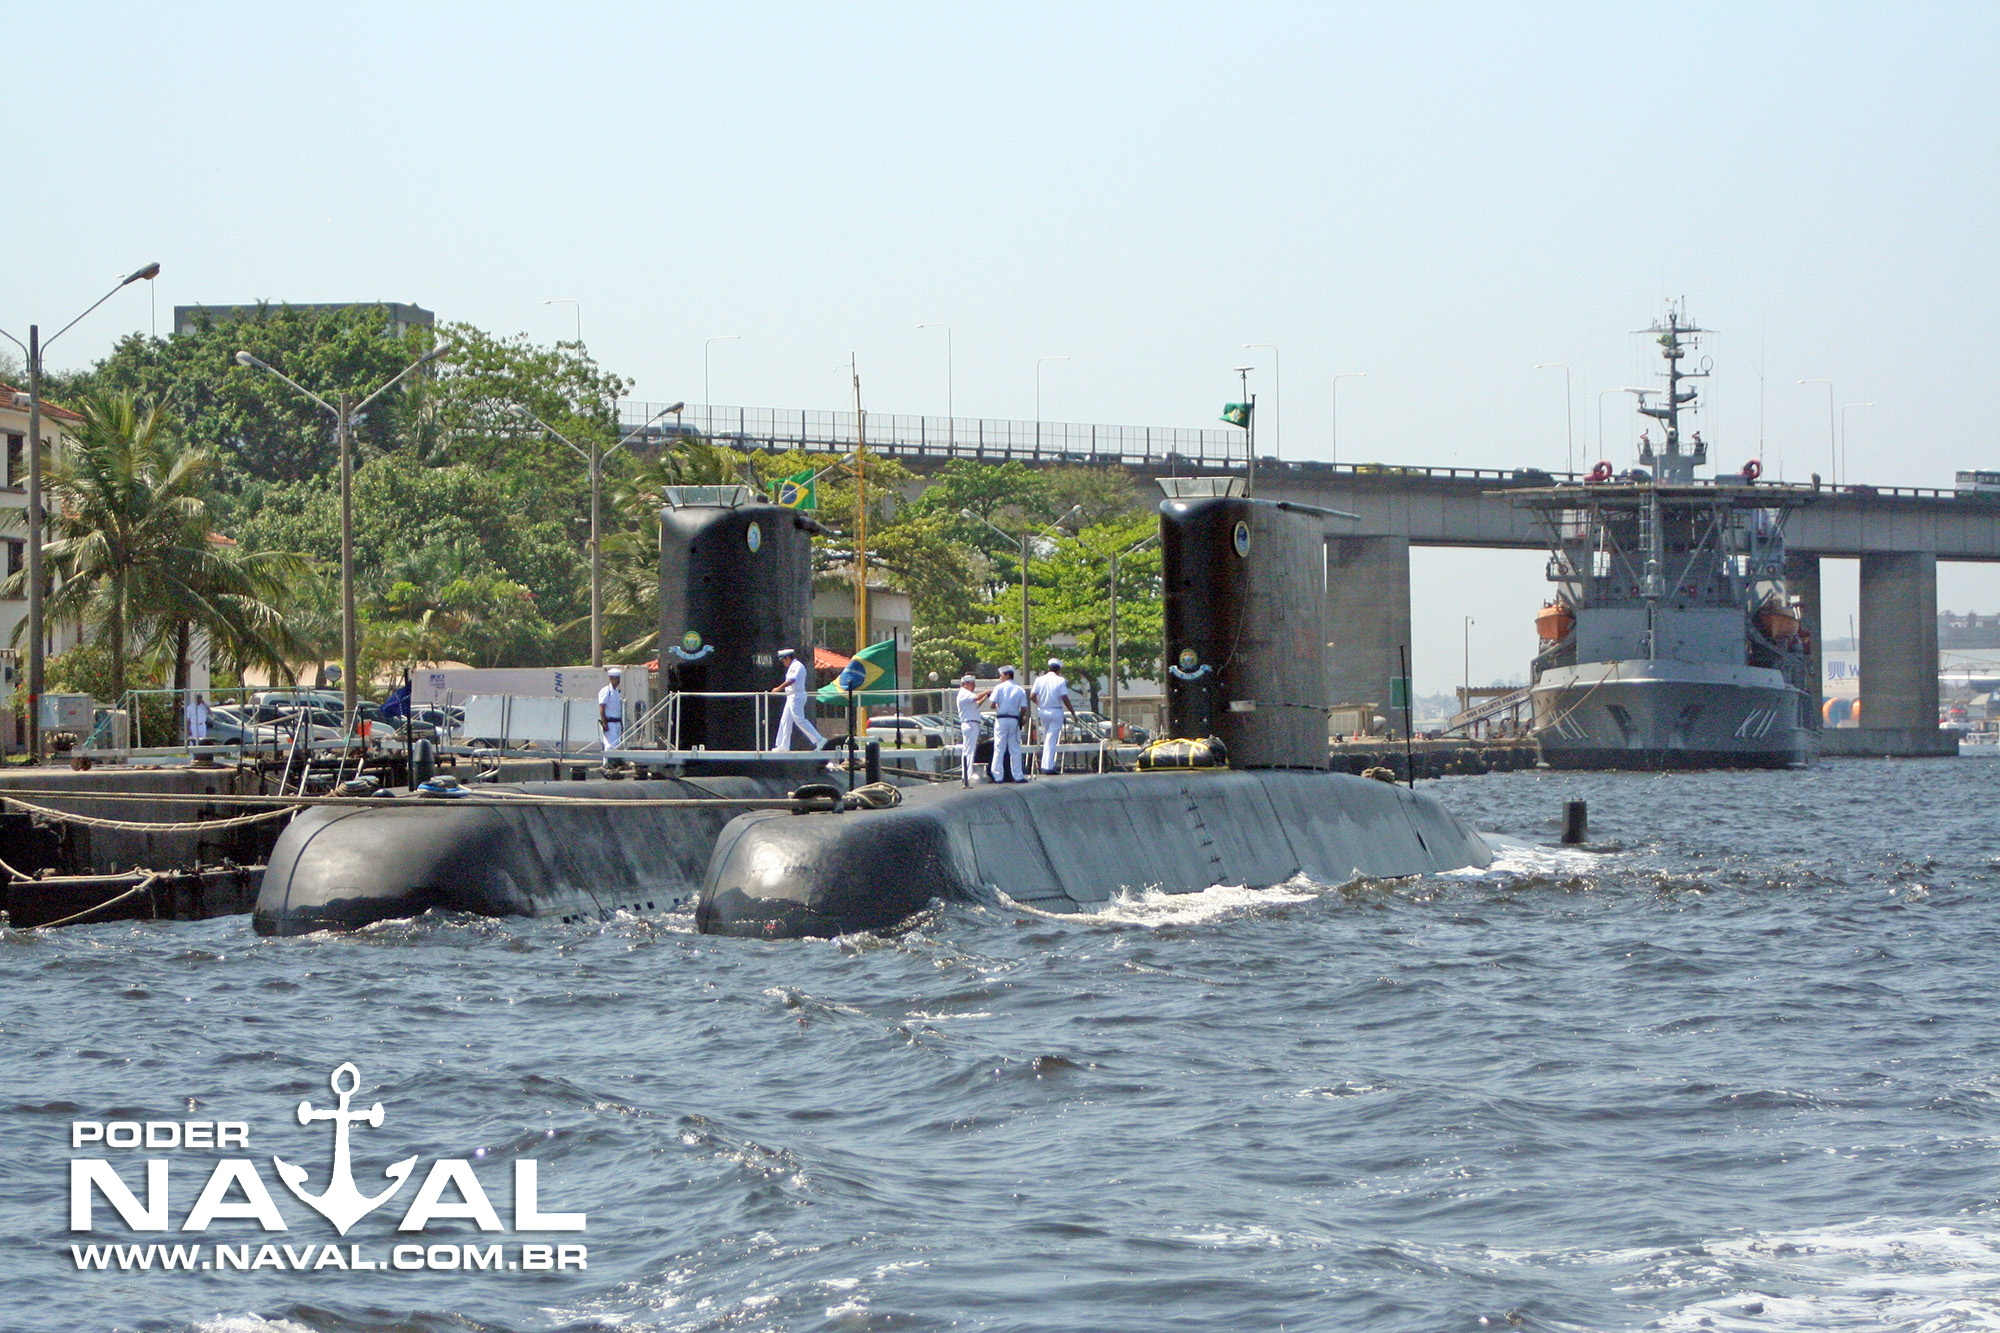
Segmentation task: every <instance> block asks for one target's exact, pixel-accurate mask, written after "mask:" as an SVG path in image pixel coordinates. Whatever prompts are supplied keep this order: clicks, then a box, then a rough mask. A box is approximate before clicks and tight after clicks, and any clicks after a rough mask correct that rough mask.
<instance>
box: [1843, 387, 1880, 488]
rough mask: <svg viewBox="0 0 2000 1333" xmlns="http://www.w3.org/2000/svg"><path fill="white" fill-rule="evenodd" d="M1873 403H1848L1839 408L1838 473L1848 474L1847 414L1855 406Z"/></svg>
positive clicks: (1870, 405)
mask: <svg viewBox="0 0 2000 1333" xmlns="http://www.w3.org/2000/svg"><path fill="white" fill-rule="evenodd" d="M1873 406H1875V404H1873V403H1848V404H1847V405H1846V406H1844V407H1842V408H1841V409H1840V473H1841V475H1842V476H1849V475H1851V474H1849V472H1848V470H1847V414H1848V413H1849V412H1852V411H1853V410H1854V409H1855V408H1857V407H1873Z"/></svg>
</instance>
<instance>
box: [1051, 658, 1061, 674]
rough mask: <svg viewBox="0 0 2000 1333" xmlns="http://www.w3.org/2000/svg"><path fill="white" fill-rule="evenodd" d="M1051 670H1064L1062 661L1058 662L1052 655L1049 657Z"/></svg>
mask: <svg viewBox="0 0 2000 1333" xmlns="http://www.w3.org/2000/svg"><path fill="white" fill-rule="evenodd" d="M1049 670H1051V671H1061V670H1062V663H1061V662H1058V661H1056V659H1055V658H1053V657H1051V658H1050V659H1049Z"/></svg>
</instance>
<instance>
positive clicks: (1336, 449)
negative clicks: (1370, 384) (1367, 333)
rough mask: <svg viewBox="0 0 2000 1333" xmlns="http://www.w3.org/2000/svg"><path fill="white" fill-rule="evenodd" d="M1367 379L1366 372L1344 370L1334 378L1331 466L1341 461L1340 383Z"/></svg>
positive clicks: (1329, 434) (1329, 454) (1330, 442)
mask: <svg viewBox="0 0 2000 1333" xmlns="http://www.w3.org/2000/svg"><path fill="white" fill-rule="evenodd" d="M1367 378H1368V372H1367V371H1365V370H1344V371H1342V372H1341V373H1340V374H1338V375H1335V376H1334V377H1333V429H1332V430H1331V431H1330V432H1328V439H1327V443H1326V452H1327V460H1326V461H1327V462H1328V463H1329V464H1332V463H1338V462H1339V461H1340V382H1341V381H1342V380H1365V379H1367Z"/></svg>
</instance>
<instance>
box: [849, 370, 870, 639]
mask: <svg viewBox="0 0 2000 1333" xmlns="http://www.w3.org/2000/svg"><path fill="white" fill-rule="evenodd" d="M847 366H848V369H849V370H850V371H851V372H852V373H853V375H854V441H855V443H854V459H855V476H856V478H857V479H858V483H859V484H858V485H857V486H856V487H855V491H854V534H855V535H854V651H855V652H857V653H859V652H860V651H861V650H862V649H863V648H866V647H867V646H868V418H867V416H866V415H865V414H864V413H863V412H862V410H861V370H860V367H859V366H858V365H857V364H856V362H855V358H854V353H852V352H849V353H848V354H847Z"/></svg>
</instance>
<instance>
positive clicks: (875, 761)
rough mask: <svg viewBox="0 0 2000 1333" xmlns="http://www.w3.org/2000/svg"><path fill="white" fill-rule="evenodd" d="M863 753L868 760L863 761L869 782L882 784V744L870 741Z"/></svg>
mask: <svg viewBox="0 0 2000 1333" xmlns="http://www.w3.org/2000/svg"><path fill="white" fill-rule="evenodd" d="M862 753H863V754H864V755H865V756H866V758H864V759H863V760H862V763H863V765H864V768H865V771H866V774H867V777H868V781H870V782H880V781H881V780H882V742H881V741H869V742H868V745H867V747H866V748H865V749H864V750H863V751H862Z"/></svg>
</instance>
